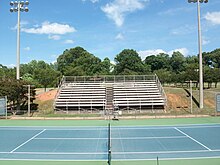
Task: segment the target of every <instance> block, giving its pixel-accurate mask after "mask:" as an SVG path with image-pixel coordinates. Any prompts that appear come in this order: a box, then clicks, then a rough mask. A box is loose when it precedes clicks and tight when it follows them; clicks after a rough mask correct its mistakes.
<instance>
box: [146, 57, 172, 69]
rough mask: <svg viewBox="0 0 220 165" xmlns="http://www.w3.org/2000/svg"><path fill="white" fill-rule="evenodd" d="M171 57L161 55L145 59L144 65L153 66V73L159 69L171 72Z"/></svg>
mask: <svg viewBox="0 0 220 165" xmlns="http://www.w3.org/2000/svg"><path fill="white" fill-rule="evenodd" d="M169 61H170V57H169V55H168V54H165V53H160V54H158V55H156V56H155V55H151V56H148V57H146V58H145V60H144V63H145V64H147V65H150V66H151V70H152V72H153V71H155V70H159V69H168V70H170V65H169Z"/></svg>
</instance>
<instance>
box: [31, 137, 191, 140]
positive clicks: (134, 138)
mask: <svg viewBox="0 0 220 165" xmlns="http://www.w3.org/2000/svg"><path fill="white" fill-rule="evenodd" d="M177 138H187V136H160V137H127V138H126V137H125V138H124V137H122V138H111V139H112V140H141V139H143V140H144V139H177ZM35 139H36V140H107V139H108V138H35Z"/></svg>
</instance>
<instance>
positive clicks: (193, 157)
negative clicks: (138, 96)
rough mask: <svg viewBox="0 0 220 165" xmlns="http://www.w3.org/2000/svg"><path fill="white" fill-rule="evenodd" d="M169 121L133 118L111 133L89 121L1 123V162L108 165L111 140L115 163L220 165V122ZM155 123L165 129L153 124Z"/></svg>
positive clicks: (114, 125) (103, 125)
mask: <svg viewBox="0 0 220 165" xmlns="http://www.w3.org/2000/svg"><path fill="white" fill-rule="evenodd" d="M169 120H173V121H172V122H174V123H175V124H174V125H173V124H172V125H170V124H169V123H167V122H165V123H163V122H164V121H168V120H167V119H166V120H154V121H153V120H152V121H150V120H146V121H144V120H141V121H139V120H133V126H131V122H132V121H119V122H113V121H111V123H112V124H111V125H112V126H111V129H110V131H109V129H108V125H107V123H108V121H87V122H88V123H90V125H96V124H97V125H99V126H84V123H83V122H85V121H82V123H83V124H82V125H81V126H62V125H65V124H64V123H65V121H64V123H62V121H59V122H60V124H54V126H50V124H49V123H51V122H54V121H41V124H39V126H36V125H37V124H36V123H37V121H23V122H24V123H26V122H29V123H30V125H31V123H32V122H33V123H35V124H34V125H35V126H4V125H7V124H6V123H7V122H10V121H0V124H1V122H2V124H1V125H2V126H1V127H0V138H1V141H0V159H1V161H0V163H1V162H2V163H3V162H4V164H6V165H7V164H10V163H11V164H14V163H15V161H16V164H19V163H22V164H25V163H27V162H28V163H29V164H33V165H34V164H36V163H38V164H42V163H45V164H49V163H53V164H62V163H63V164H64V163H65V164H69V163H70V162H72V161H74V164H107V160H108V149H109V147H108V144H109V142H108V139H109V137H110V138H111V139H110V140H111V153H112V154H111V157H112V164H113V165H115V164H124V163H126V164H155V163H156V161H155V160H156V158H157V157H159V160H160V164H166V163H167V162H168V164H172V162H176V161H178V164H181V162H183V164H186V163H187V162H191V163H192V162H194V163H192V164H196V162H199V161H201V162H203V163H204V162H207V161H208V162H210V161H211V162H213V163H214V162H217V163H220V159H219V158H220V140H219V139H220V133H219V132H220V124H219V123H220V122H219V118H202V119H200V121H203V122H201V123H203V124H201V123H200V122H199V120H198V118H197V119H195V120H198V121H197V124H196V123H195V121H193V120H194V119H191V123H190V122H189V120H190V119H185V123H182V120H183V119H169ZM155 121H157V122H158V123H160V125H159V124H158V126H151V125H153V124H152V122H155ZM205 121H206V122H205ZM208 121H210V122H208ZM11 122H12V123H13V122H14V121H11ZM19 122H21V123H20V125H22V121H17V123H19ZM44 122H45V126H42V123H44ZM56 122H58V121H56ZM66 122H73V123H74V122H75V121H66ZM76 122H79V121H76ZM144 122H145V124H144ZM39 123H40V121H39ZM92 123H93V124H92ZM95 123H96V124H95ZM126 123H127V124H126ZM11 125H13V124H11ZM18 125H19V124H18ZM72 125H75V124H72ZM76 125H78V124H76ZM88 125H89V124H88ZM155 125H156V124H155ZM163 125H165V126H163ZM109 132H110V136H109ZM191 163H190V164H191ZM200 164H201V163H200Z"/></svg>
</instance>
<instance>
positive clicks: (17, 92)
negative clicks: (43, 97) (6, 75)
mask: <svg viewBox="0 0 220 165" xmlns="http://www.w3.org/2000/svg"><path fill="white" fill-rule="evenodd" d="M0 84H1V85H0V96H7V98H8V104H9V107H10V110H11V111H13V112H17V111H18V110H20V109H21V110H27V104H28V87H27V85H28V84H27V82H25V81H23V80H20V81H18V80H15V79H2V80H0ZM35 95H36V93H35V87H32V88H31V93H30V96H31V100H30V101H31V108H32V109H35V110H36V109H37V105H36V104H34V103H33V101H34V100H35Z"/></svg>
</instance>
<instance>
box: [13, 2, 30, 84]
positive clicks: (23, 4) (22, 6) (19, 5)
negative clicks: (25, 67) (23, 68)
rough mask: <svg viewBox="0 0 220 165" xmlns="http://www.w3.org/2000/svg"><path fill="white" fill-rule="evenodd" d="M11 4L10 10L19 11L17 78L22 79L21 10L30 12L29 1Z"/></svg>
mask: <svg viewBox="0 0 220 165" xmlns="http://www.w3.org/2000/svg"><path fill="white" fill-rule="evenodd" d="M10 5H11V6H12V8H11V9H10V12H18V25H17V68H16V78H17V80H19V79H20V12H28V7H27V6H28V5H29V2H28V1H25V2H24V1H11V2H10Z"/></svg>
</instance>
